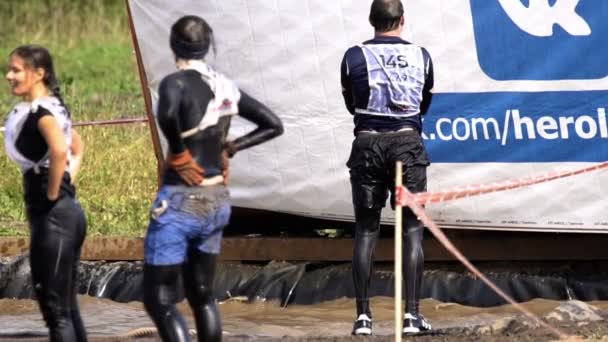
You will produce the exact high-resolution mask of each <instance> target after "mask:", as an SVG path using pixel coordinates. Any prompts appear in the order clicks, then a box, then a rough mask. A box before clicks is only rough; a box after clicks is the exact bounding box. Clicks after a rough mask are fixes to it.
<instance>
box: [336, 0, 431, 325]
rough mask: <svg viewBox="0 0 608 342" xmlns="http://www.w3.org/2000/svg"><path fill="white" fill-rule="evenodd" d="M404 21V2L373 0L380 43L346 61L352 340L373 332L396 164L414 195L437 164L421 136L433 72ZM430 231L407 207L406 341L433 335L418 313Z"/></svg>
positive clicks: (366, 45)
mask: <svg viewBox="0 0 608 342" xmlns="http://www.w3.org/2000/svg"><path fill="white" fill-rule="evenodd" d="M403 15H404V10H403V4H402V3H401V1H399V0H374V1H373V3H372V5H371V10H370V15H369V21H370V23H371V25H372V26H373V27H374V30H375V36H374V38H373V39H371V40H368V41H366V42H364V43H363V44H360V45H357V46H353V47H351V48H349V49H348V50H347V51H346V53H345V54H344V58H343V60H342V67H341V82H342V94H343V96H344V102H345V104H346V108H347V109H348V111H349V112H350V113H351V114H353V117H354V122H355V130H354V134H355V140H354V141H353V145H352V150H351V154H350V158H349V160H348V162H347V164H346V165H347V166H348V168H349V169H350V181H351V186H352V196H353V205H354V211H355V221H356V224H355V226H356V227H355V247H354V252H353V280H354V285H355V295H356V306H357V319H356V320H355V323H354V327H353V331H352V333H353V335H370V334H371V333H372V315H371V310H370V308H369V296H368V293H367V292H368V289H369V285H370V277H371V273H372V265H373V262H372V256H373V252H374V247H375V245H376V241H377V239H378V234H379V231H380V213H381V211H382V208H383V207H384V206H385V203H386V200H387V198H388V193H389V191H390V193H391V206H392V207H393V208H394V202H395V198H394V197H395V194H394V187H395V163H396V162H397V161H401V162H403V165H404V168H403V182H404V185H405V186H406V187H407V189H408V190H409V191H411V192H413V193H416V192H423V191H426V183H427V180H426V169H427V167H428V165H429V164H430V162H429V159H428V156H427V153H426V150H425V148H424V145H423V142H422V137H421V132H422V115H424V114H425V113H426V111H427V110H428V108H429V105H430V103H431V98H432V88H433V65H432V61H431V57H430V55H429V53H428V52H427V51H426V50H425V49H424V48H422V47H419V46H416V45H414V44H411V43H409V42H407V41H405V40H403V39H401V33H402V31H403V26H404V16H403ZM423 231H424V226H423V225H422V223H421V222H420V221H419V220H418V219H417V217H416V215H414V213H413V212H412V211H411V210H410V209H409V208H404V209H403V232H404V233H403V238H404V247H405V248H404V250H405V256H404V270H403V273H404V274H405V277H406V279H405V291H406V296H405V300H406V306H405V316H404V322H403V333H404V334H416V333H420V332H424V331H428V330H430V329H431V326H430V324H429V323H428V322H427V321H426V319H425V318H424V317H423V316H422V315H421V314H420V312H419V311H418V306H419V300H420V295H421V283H422V273H423V267H424V255H423V250H422V238H423Z"/></svg>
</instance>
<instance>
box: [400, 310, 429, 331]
mask: <svg viewBox="0 0 608 342" xmlns="http://www.w3.org/2000/svg"><path fill="white" fill-rule="evenodd" d="M431 329H432V328H431V324H430V323H429V322H427V320H426V318H424V316H422V315H421V314H418V316H414V315H412V314H410V313H406V314H405V316H404V317H403V334H405V335H415V334H419V333H422V332H426V331H430V330H431Z"/></svg>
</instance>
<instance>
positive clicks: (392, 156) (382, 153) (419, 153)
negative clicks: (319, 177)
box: [346, 131, 430, 209]
mask: <svg viewBox="0 0 608 342" xmlns="http://www.w3.org/2000/svg"><path fill="white" fill-rule="evenodd" d="M399 160H400V161H402V162H403V185H404V186H405V187H407V189H408V190H409V191H411V192H413V193H416V192H423V191H426V168H427V166H428V165H429V164H430V162H429V158H428V156H427V153H426V150H425V148H424V145H423V142H422V138H421V137H420V134H419V133H418V132H417V131H405V132H391V133H360V134H358V135H357V137H356V138H355V140H354V141H353V146H352V150H351V153H350V158H349V159H348V162H347V163H346V166H348V167H349V169H350V182H351V186H352V193H353V204H354V206H355V208H362V209H363V208H366V209H379V208H383V207H384V205H385V204H386V199H387V196H388V192H389V191H390V193H391V206H392V207H393V208H394V190H395V163H396V162H397V161H399Z"/></svg>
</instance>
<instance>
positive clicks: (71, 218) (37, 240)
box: [28, 196, 87, 342]
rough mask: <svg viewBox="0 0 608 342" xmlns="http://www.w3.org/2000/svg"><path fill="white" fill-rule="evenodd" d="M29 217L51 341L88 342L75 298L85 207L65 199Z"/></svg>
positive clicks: (34, 272) (36, 279)
mask: <svg viewBox="0 0 608 342" xmlns="http://www.w3.org/2000/svg"><path fill="white" fill-rule="evenodd" d="M28 216H29V221H30V228H31V240H30V267H31V270H32V282H33V284H34V292H35V293H36V299H37V300H38V305H39V306H40V311H41V312H42V316H43V317H44V320H45V322H46V325H47V327H48V328H49V338H50V340H51V341H70V342H71V341H86V340H87V336H86V331H85V328H84V324H83V323H82V319H81V317H80V311H79V309H78V300H77V298H76V294H77V290H78V265H79V261H80V248H81V247H82V243H83V242H84V238H85V235H86V226H87V224H86V219H85V216H84V213H83V212H82V208H81V207H80V204H79V203H78V202H77V201H75V200H74V199H73V198H72V197H69V196H64V197H62V198H60V199H59V200H58V201H57V202H56V203H55V204H54V205H53V206H52V207H51V208H50V209H48V210H47V211H45V212H42V213H38V214H29V215H28Z"/></svg>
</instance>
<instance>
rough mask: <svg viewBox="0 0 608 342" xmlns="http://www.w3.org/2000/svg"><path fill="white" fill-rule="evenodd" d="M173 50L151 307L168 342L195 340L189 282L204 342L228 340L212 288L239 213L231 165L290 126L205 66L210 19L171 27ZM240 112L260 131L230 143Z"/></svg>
mask: <svg viewBox="0 0 608 342" xmlns="http://www.w3.org/2000/svg"><path fill="white" fill-rule="evenodd" d="M170 44H171V49H172V51H173V53H174V56H175V61H176V66H177V68H178V69H179V70H178V71H177V72H174V73H172V74H170V75H168V76H166V77H165V78H164V79H163V80H162V81H161V83H160V86H159V89H158V95H159V101H158V108H157V115H158V123H159V126H160V128H161V130H162V132H163V133H164V135H165V137H166V138H167V141H168V145H169V151H168V156H167V160H166V163H165V169H164V174H163V178H162V185H161V188H160V190H159V192H158V195H157V197H156V200H155V201H154V204H153V207H152V210H151V219H150V225H149V227H148V231H147V234H146V238H145V250H144V254H145V256H144V262H145V265H144V304H145V308H146V311H147V312H148V314H149V315H150V316H151V317H152V320H153V321H154V323H155V324H156V327H157V328H158V331H159V334H160V336H161V338H162V339H163V341H188V340H189V339H190V337H189V334H188V329H187V326H186V323H185V322H184V319H183V317H182V316H181V315H180V314H179V312H178V311H177V310H176V308H175V303H176V302H177V301H178V300H179V294H178V284H179V283H180V278H181V279H183V284H184V292H185V295H186V298H187V300H188V303H189V304H190V306H191V307H192V311H193V313H194V318H195V321H196V329H197V335H198V340H199V341H206V342H213V341H221V338H222V326H221V320H220V315H219V312H218V309H217V306H216V302H215V298H214V295H213V293H212V286H213V279H214V275H215V267H216V256H217V255H218V254H219V252H220V242H221V238H222V232H223V228H224V227H225V226H226V225H227V224H228V220H229V217H230V212H231V207H230V198H229V194H228V190H227V188H226V184H227V176H228V173H227V170H228V169H227V167H228V166H227V164H228V162H227V161H228V158H229V157H232V156H233V155H234V154H235V153H237V152H238V151H240V150H243V149H245V148H248V147H251V146H254V145H257V144H260V143H262V142H265V141H267V140H269V139H272V138H274V137H276V136H278V135H280V134H282V132H283V126H282V123H281V121H280V120H279V118H278V117H277V116H276V115H275V114H274V113H272V112H271V111H270V110H269V109H268V108H267V107H266V106H264V105H263V104H261V103H260V102H258V101H257V100H255V99H254V98H252V97H251V96H249V95H247V94H246V93H245V92H243V91H241V90H239V89H238V88H237V87H236V85H235V84H234V83H233V82H232V81H230V80H229V79H228V78H226V77H225V76H224V75H222V74H220V73H219V72H217V71H215V70H214V69H213V68H211V67H210V66H209V65H208V64H207V63H206V62H205V60H204V58H205V56H206V55H207V53H208V51H209V48H211V47H214V39H213V31H212V29H211V27H210V26H209V25H208V24H207V22H206V21H205V20H203V19H202V18H200V17H197V16H185V17H182V18H180V19H179V20H178V21H177V22H175V23H174V24H173V26H172V27H171V37H170ZM237 114H238V115H240V116H242V117H243V118H245V119H247V120H249V121H251V122H253V123H254V124H256V125H257V128H256V129H254V130H253V131H251V132H250V133H248V134H246V135H244V136H242V137H239V138H237V139H235V140H233V141H227V140H226V139H227V132H228V128H229V126H230V119H231V117H232V116H233V115H237Z"/></svg>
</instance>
